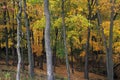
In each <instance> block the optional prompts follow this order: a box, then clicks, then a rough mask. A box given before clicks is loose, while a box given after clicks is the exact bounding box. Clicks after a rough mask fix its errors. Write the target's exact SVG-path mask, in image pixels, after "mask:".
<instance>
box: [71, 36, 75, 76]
mask: <svg viewBox="0 0 120 80" xmlns="http://www.w3.org/2000/svg"><path fill="white" fill-rule="evenodd" d="M70 49H71V68H72V73H73V74H74V62H73V59H74V56H73V43H72V38H70Z"/></svg>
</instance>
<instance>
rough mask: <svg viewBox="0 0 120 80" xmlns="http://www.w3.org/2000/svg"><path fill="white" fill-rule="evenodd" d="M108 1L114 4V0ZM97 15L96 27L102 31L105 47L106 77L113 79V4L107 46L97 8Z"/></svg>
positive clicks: (109, 79)
mask: <svg viewBox="0 0 120 80" xmlns="http://www.w3.org/2000/svg"><path fill="white" fill-rule="evenodd" d="M110 2H111V3H112V4H114V1H112V0H110ZM96 5H98V1H96ZM97 17H98V26H99V27H98V29H99V31H101V33H102V38H103V42H104V46H105V49H106V66H107V77H108V80H113V76H114V75H113V61H112V39H113V21H114V6H111V16H110V33H109V47H108V46H107V42H106V38H105V35H104V31H103V28H102V29H101V30H100V25H101V24H102V20H101V16H100V12H99V10H97Z"/></svg>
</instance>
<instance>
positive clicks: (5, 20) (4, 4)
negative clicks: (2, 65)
mask: <svg viewBox="0 0 120 80" xmlns="http://www.w3.org/2000/svg"><path fill="white" fill-rule="evenodd" d="M3 6H4V9H3V22H4V25H6V24H7V3H6V2H3ZM5 42H6V65H7V66H8V30H7V27H5Z"/></svg>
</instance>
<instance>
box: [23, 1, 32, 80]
mask: <svg viewBox="0 0 120 80" xmlns="http://www.w3.org/2000/svg"><path fill="white" fill-rule="evenodd" d="M26 10H27V9H26V0H24V16H25V17H24V18H25V26H26V30H27V48H28V61H29V66H28V68H29V75H30V78H31V79H33V77H34V61H33V54H32V48H31V40H30V23H29V19H28V14H27V12H26Z"/></svg>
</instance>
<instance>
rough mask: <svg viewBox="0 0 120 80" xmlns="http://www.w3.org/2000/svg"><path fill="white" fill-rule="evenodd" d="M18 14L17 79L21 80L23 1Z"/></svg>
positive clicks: (19, 4)
mask: <svg viewBox="0 0 120 80" xmlns="http://www.w3.org/2000/svg"><path fill="white" fill-rule="evenodd" d="M18 10H19V12H18V15H17V25H18V26H17V55H18V64H17V74H16V80H20V67H21V54H20V41H21V37H20V32H21V31H20V30H21V14H22V1H21V0H19V2H18Z"/></svg>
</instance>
